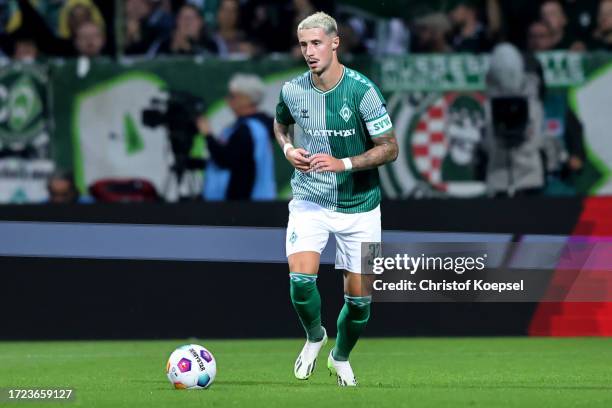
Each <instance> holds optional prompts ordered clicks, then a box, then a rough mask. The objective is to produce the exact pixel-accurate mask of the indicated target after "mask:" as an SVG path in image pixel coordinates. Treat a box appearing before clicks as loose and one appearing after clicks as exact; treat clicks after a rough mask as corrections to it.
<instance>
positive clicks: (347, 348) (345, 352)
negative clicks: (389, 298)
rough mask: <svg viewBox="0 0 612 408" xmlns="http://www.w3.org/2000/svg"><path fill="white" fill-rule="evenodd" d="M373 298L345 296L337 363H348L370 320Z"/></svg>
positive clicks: (341, 312)
mask: <svg viewBox="0 0 612 408" xmlns="http://www.w3.org/2000/svg"><path fill="white" fill-rule="evenodd" d="M370 303H372V296H361V297H360V296H348V295H344V307H343V308H342V310H341V311H340V315H339V316H338V335H337V337H336V346H335V347H334V350H333V352H332V353H333V357H334V360H336V361H347V360H348V357H349V354H350V353H351V350H352V349H353V347H355V344H356V343H357V339H359V336H360V335H361V333H362V332H363V329H365V326H366V324H367V323H368V319H369V318H370Z"/></svg>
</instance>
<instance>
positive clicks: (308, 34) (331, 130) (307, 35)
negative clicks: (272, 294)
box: [274, 12, 398, 386]
mask: <svg viewBox="0 0 612 408" xmlns="http://www.w3.org/2000/svg"><path fill="white" fill-rule="evenodd" d="M297 35H298V39H299V44H300V47H301V50H302V54H303V56H304V59H305V60H306V63H307V64H308V67H309V68H310V69H309V71H307V72H306V73H304V74H303V75H301V76H299V77H297V78H295V79H293V80H291V81H290V82H287V83H285V84H284V85H283V88H282V90H281V94H280V99H279V102H278V105H277V107H276V119H275V122H274V133H275V136H276V139H277V141H278V143H279V145H280V146H281V148H282V149H283V152H284V153H285V157H286V158H287V160H288V161H289V162H290V163H291V165H293V167H295V171H294V174H293V177H292V179H291V187H292V190H293V200H292V201H291V202H290V203H289V222H288V225H287V239H286V252H287V257H288V261H289V271H290V273H289V277H290V294H291V301H292V303H293V306H294V308H295V310H296V312H297V314H298V316H299V319H300V321H301V323H302V325H303V327H304V329H305V331H306V338H307V339H306V344H305V345H304V348H303V349H302V351H301V353H300V354H299V356H298V358H297V360H296V362H295V366H294V374H295V376H296V377H297V378H298V379H302V380H306V379H308V378H309V377H310V375H311V374H312V372H313V370H314V368H315V363H316V359H317V356H318V354H319V351H320V350H321V348H322V347H323V346H324V345H325V343H326V342H327V333H326V331H325V328H324V327H323V326H322V325H321V298H320V296H319V292H318V290H317V285H316V279H317V273H318V271H319V261H320V255H321V252H322V251H323V249H324V248H325V245H326V244H327V239H328V238H329V233H330V232H331V233H333V234H334V235H335V237H336V248H337V249H336V262H335V264H336V265H335V267H336V269H342V270H343V274H344V293H345V295H344V299H345V302H344V306H343V308H342V310H341V312H340V315H339V316H338V322H337V325H338V326H337V327H338V335H337V338H336V344H335V347H334V348H333V349H332V351H331V352H330V354H329V357H328V360H327V366H328V368H329V370H330V373H332V374H335V375H336V377H337V379H338V384H339V385H341V386H355V385H357V381H356V380H355V376H354V374H353V369H352V368H351V365H350V363H349V361H348V360H349V354H350V352H351V350H352V349H353V347H354V346H355V344H356V342H357V339H358V338H359V336H360V334H361V332H362V331H363V329H364V328H365V325H366V323H367V321H368V319H369V317H370V303H371V296H370V293H369V291H368V289H367V287H366V285H362V275H361V272H362V271H361V243H362V242H380V237H381V227H380V206H379V203H380V195H381V193H380V188H379V180H378V170H377V167H378V166H380V165H383V164H385V163H389V162H391V161H393V160H395V158H396V157H397V154H398V146H397V142H396V140H395V137H394V135H393V131H392V125H391V119H390V118H389V115H388V114H387V110H386V107H385V101H384V99H383V97H382V95H381V94H380V91H379V90H378V88H377V87H376V86H375V85H374V84H373V83H372V82H371V81H370V80H369V79H368V78H366V77H365V76H363V75H362V74H360V73H359V72H357V71H354V70H352V69H350V68H348V67H346V66H344V65H342V64H340V62H339V61H338V56H337V50H338V45H339V42H340V39H339V38H338V28H337V25H336V21H335V20H334V19H333V18H332V17H330V16H329V15H327V14H325V13H321V12H319V13H315V14H313V15H311V16H309V17H307V18H305V19H304V20H303V21H302V22H301V23H300V24H299V25H298V29H297ZM293 124H297V125H298V126H299V127H300V128H301V129H302V131H303V134H304V137H303V140H302V141H301V143H300V144H299V145H298V143H297V141H296V142H295V144H296V146H294V145H293V141H292V139H291V137H290V132H289V126H291V125H293ZM363 279H364V280H365V277H363Z"/></svg>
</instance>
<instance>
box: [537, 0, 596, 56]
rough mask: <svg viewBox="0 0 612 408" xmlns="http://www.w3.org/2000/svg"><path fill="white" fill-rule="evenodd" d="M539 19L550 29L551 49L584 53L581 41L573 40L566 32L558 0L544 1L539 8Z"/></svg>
mask: <svg viewBox="0 0 612 408" xmlns="http://www.w3.org/2000/svg"><path fill="white" fill-rule="evenodd" d="M540 18H541V19H542V21H543V22H544V23H546V24H547V25H548V27H549V29H550V36H551V37H550V41H551V49H555V50H572V51H584V50H585V49H586V47H585V45H584V43H583V42H582V41H579V40H577V39H576V38H573V35H572V34H571V33H570V32H569V30H568V20H567V16H566V14H565V11H564V9H563V5H562V4H561V1H559V0H546V1H544V2H543V3H542V5H541V6H540Z"/></svg>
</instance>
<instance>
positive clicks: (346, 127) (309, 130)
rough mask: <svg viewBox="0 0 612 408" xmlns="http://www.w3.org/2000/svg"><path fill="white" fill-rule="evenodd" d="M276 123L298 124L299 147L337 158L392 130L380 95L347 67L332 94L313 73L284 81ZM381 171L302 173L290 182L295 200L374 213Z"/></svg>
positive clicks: (369, 145) (358, 151)
mask: <svg viewBox="0 0 612 408" xmlns="http://www.w3.org/2000/svg"><path fill="white" fill-rule="evenodd" d="M276 121H277V122H278V123H281V124H283V125H292V124H296V125H297V126H299V127H300V128H301V129H302V132H303V134H304V138H303V142H302V143H301V145H300V146H299V147H302V148H304V149H306V150H307V151H308V152H309V153H310V154H316V153H326V154H329V155H331V156H333V157H335V158H338V159H342V158H345V157H351V156H357V155H360V154H362V153H364V152H366V151H367V150H369V149H371V148H372V147H373V146H374V143H373V142H372V139H374V138H376V137H379V136H381V135H384V134H386V133H388V132H390V131H391V130H392V124H391V119H390V118H389V114H388V113H387V109H386V103H385V100H384V98H383V96H382V95H381V93H380V91H379V90H378V88H377V87H376V85H374V84H373V83H372V81H370V80H369V79H368V78H366V77H365V76H364V75H362V74H360V73H359V72H357V71H355V70H352V69H350V68H347V67H344V71H343V73H342V77H341V79H340V80H339V81H338V84H336V86H335V87H334V88H332V89H330V90H328V91H325V92H323V91H321V90H319V89H317V88H316V87H315V86H314V84H313V82H312V77H311V74H310V72H306V73H304V74H303V75H301V76H299V77H297V78H294V79H293V80H291V81H289V82H286V83H285V84H284V85H283V88H282V90H281V93H280V98H279V102H278V105H277V106H276ZM379 184H380V182H379V178H378V169H370V170H364V171H356V172H342V173H331V172H321V173H315V172H312V173H304V172H301V171H298V170H296V171H295V172H294V173H293V177H292V178H291V188H292V190H293V198H294V199H296V200H307V201H312V202H314V203H316V204H319V205H321V206H322V207H325V208H328V209H330V210H332V211H338V212H343V213H357V212H365V211H370V210H372V209H374V208H376V206H377V205H378V204H379V203H380V198H381V193H380V187H379Z"/></svg>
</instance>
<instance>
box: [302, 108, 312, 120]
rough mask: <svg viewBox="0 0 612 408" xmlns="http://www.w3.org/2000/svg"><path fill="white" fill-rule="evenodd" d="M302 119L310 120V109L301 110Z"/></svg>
mask: <svg viewBox="0 0 612 408" xmlns="http://www.w3.org/2000/svg"><path fill="white" fill-rule="evenodd" d="M300 118H303V119H308V118H310V116H308V109H301V110H300Z"/></svg>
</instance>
